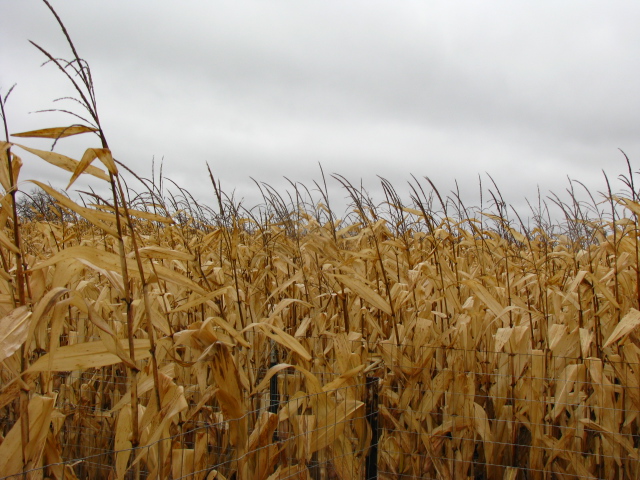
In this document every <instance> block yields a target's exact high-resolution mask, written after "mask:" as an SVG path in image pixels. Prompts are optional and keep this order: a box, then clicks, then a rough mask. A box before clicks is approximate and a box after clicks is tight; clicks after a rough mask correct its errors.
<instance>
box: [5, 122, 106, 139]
mask: <svg viewBox="0 0 640 480" xmlns="http://www.w3.org/2000/svg"><path fill="white" fill-rule="evenodd" d="M97 131H98V130H97V129H95V128H92V127H87V126H85V125H70V126H68V127H54V128H42V129H40V130H30V131H28V132H22V133H12V134H11V136H12V137H27V138H55V139H57V138H64V137H70V136H72V135H79V134H81V133H95V132H97Z"/></svg>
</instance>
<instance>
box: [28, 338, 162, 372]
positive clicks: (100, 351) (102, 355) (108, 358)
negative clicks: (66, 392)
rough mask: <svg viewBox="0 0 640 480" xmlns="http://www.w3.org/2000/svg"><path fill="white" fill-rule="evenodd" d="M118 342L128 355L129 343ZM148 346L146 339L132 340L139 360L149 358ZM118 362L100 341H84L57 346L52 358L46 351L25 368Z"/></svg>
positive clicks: (78, 367)
mask: <svg viewBox="0 0 640 480" xmlns="http://www.w3.org/2000/svg"><path fill="white" fill-rule="evenodd" d="M119 342H120V345H121V347H122V348H123V350H124V351H125V352H126V353H127V355H128V354H129V353H128V352H129V345H128V343H127V340H120V341H119ZM149 348H150V343H149V340H148V339H143V338H141V339H136V340H134V351H135V358H136V360H137V361H139V360H144V359H145V358H149V357H150V356H151V352H150V351H149ZM120 362H122V360H121V359H120V357H118V356H117V355H115V354H113V353H111V352H110V351H109V349H108V348H107V346H106V345H105V344H104V343H103V342H102V341H99V342H85V343H78V344H75V345H65V346H63V347H60V348H58V349H57V351H56V355H55V357H54V358H53V359H52V358H51V356H50V354H48V353H47V354H45V355H43V356H42V357H40V358H39V359H38V360H36V361H35V362H34V363H33V364H32V365H31V366H30V367H29V368H28V369H27V372H29V373H31V372H46V371H52V372H70V371H73V370H85V369H87V368H99V367H105V366H107V365H114V364H116V363H120Z"/></svg>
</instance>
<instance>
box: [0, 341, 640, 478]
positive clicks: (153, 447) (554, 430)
mask: <svg viewBox="0 0 640 480" xmlns="http://www.w3.org/2000/svg"><path fill="white" fill-rule="evenodd" d="M302 340H304V341H305V342H307V345H309V351H316V352H317V351H323V349H324V350H326V348H327V344H328V343H327V342H329V343H330V342H331V341H332V340H331V339H326V338H318V339H314V338H309V339H301V341H302ZM315 343H318V345H315ZM349 348H350V350H351V354H352V355H353V356H354V359H355V358H357V359H358V361H359V362H360V364H359V365H356V366H355V367H354V369H351V371H345V368H346V367H348V366H350V365H353V364H354V363H355V360H353V361H352V362H351V363H344V362H342V364H341V362H338V361H336V362H333V363H331V362H328V363H325V364H324V365H323V367H322V369H320V368H319V369H318V370H313V369H310V370H309V369H307V370H304V371H303V369H301V368H296V365H293V364H292V363H291V360H292V358H295V357H291V358H289V359H288V360H289V363H287V364H282V363H281V360H282V359H281V358H273V356H271V357H269V358H267V357H265V361H264V364H259V363H255V364H254V367H253V368H254V369H255V370H254V371H253V372H249V373H250V374H248V375H247V377H248V378H252V379H254V382H253V383H254V384H253V387H254V388H252V389H249V390H246V391H245V392H246V394H245V395H244V397H243V398H242V399H240V400H241V402H240V403H242V404H243V405H245V406H247V408H245V409H244V410H243V411H242V412H241V413H242V414H241V415H238V414H237V413H236V412H233V411H230V410H229V407H228V405H225V404H224V402H221V401H220V398H219V397H218V396H216V390H215V387H216V386H215V385H205V386H204V387H203V386H202V385H198V384H189V383H187V382H184V381H183V382H181V379H182V380H184V379H186V378H191V377H189V376H187V375H186V374H185V373H184V372H183V371H182V369H183V368H188V367H185V366H180V365H177V364H175V363H166V364H165V366H164V367H162V369H161V371H164V372H165V374H166V375H167V377H168V378H172V379H174V380H175V382H176V383H177V384H178V385H179V386H180V389H182V390H181V391H182V392H183V393H184V398H186V399H188V408H186V409H184V411H182V412H181V413H180V414H179V415H177V416H175V417H173V419H172V420H171V421H170V422H168V424H167V425H162V419H163V416H162V415H163V414H162V411H160V412H158V414H157V415H156V416H155V417H153V418H147V416H145V414H144V412H145V411H150V409H151V407H150V406H149V405H151V404H152V403H153V395H152V393H153V392H152V391H151V389H146V390H145V389H144V388H143V389H141V392H142V393H141V397H140V398H141V402H140V404H141V406H140V407H139V409H140V413H141V416H140V421H139V422H140V425H141V432H142V434H141V439H142V440H143V441H144V442H145V444H144V445H138V446H130V447H129V448H118V446H119V445H122V438H120V439H119V438H116V437H117V432H118V429H121V428H123V427H122V425H125V424H127V422H125V421H124V420H122V417H123V416H124V415H126V412H127V409H126V408H125V407H121V405H123V404H124V405H128V403H127V401H128V398H127V395H126V392H127V379H126V377H125V374H124V369H123V368H122V367H121V366H119V367H118V366H115V367H105V369H106V370H107V371H98V370H96V371H94V372H84V373H83V374H81V375H78V376H74V375H73V373H69V374H65V375H59V376H57V377H56V379H55V381H56V382H58V397H57V399H56V412H57V413H56V415H54V418H53V421H52V422H51V427H50V431H49V435H48V438H47V444H46V445H45V447H44V449H43V456H42V459H43V460H42V463H43V465H42V466H40V467H38V468H34V469H33V470H31V471H28V472H25V473H23V474H20V475H14V476H6V477H1V478H3V479H9V478H12V479H18V478H52V479H53V478H55V479H68V480H73V479H89V478H91V479H116V478H126V479H135V480H137V479H139V478H143V479H145V478H163V479H164V478H169V479H193V480H196V479H198V480H200V479H202V480H205V479H206V480H212V479H228V480H231V479H269V480H276V479H286V478H291V479H293V478H295V479H314V480H315V479H327V480H329V479H343V480H346V479H367V480H369V479H389V480H391V479H432V478H433V479H436V478H437V479H456V478H474V479H498V478H500V479H502V478H508V479H514V480H515V479H539V480H543V479H545V480H546V479H563V480H564V479H578V478H602V479H627V478H628V479H632V478H633V479H635V478H638V477H640V465H639V453H640V449H639V448H640V433H639V429H638V425H639V421H640V420H639V418H638V417H639V412H640V388H639V386H640V366H639V365H638V364H637V363H634V362H633V361H630V359H634V358H635V357H634V356H633V354H635V351H634V352H625V351H619V352H616V353H615V354H614V353H611V354H608V355H603V357H602V358H594V357H587V358H582V357H576V358H573V357H562V356H557V355H553V354H552V353H551V352H549V351H547V352H545V351H535V350H534V351H530V352H529V353H509V352H504V351H502V352H486V351H478V350H458V349H453V348H444V347H439V348H430V347H427V346H424V347H408V346H403V345H393V344H391V343H385V342H380V343H378V344H376V345H367V344H365V343H364V342H363V341H361V340H355V341H350V342H349ZM317 364H318V362H314V361H313V360H312V361H311V362H306V363H305V365H306V366H309V365H311V366H313V365H317ZM275 365H280V366H279V367H276V368H272V367H274V366H275ZM329 367H331V368H329ZM105 369H99V370H105ZM305 372H306V373H305ZM354 372H355V373H354ZM308 373H310V374H311V375H309V374H308ZM202 375H204V377H203V378H202V379H201V380H206V381H207V382H208V381H209V380H210V378H209V376H208V373H207V372H205V373H202ZM311 377H313V378H311ZM314 379H315V380H314ZM314 382H315V383H314ZM260 385H262V386H265V387H264V388H255V387H258V386H260ZM205 387H206V388H205ZM209 387H213V388H209ZM119 405H120V408H119ZM142 405H146V410H145V407H143V406H142ZM9 412H10V409H9V408H8V407H5V408H4V409H2V410H0V431H1V432H2V433H3V435H4V436H6V435H7V432H8V431H9V430H10V428H11V427H12V426H13V425H14V424H15V422H16V419H15V418H13V417H11V415H10V414H9ZM128 412H129V414H130V413H131V411H130V408H129V410H128ZM119 422H120V423H119ZM153 422H156V423H155V424H154V423H153ZM158 422H160V423H158ZM150 425H155V427H156V428H155V429H151V428H150V427H149V426H150ZM158 425H160V426H158ZM147 427H149V428H147ZM145 428H147V430H145ZM145 432H147V433H145ZM163 433H168V435H163ZM145 435H146V437H145ZM154 435H155V436H154ZM56 442H57V443H56ZM54 443H55V444H54ZM141 443H142V442H141ZM57 446H60V447H61V451H62V456H61V457H60V458H59V459H58V461H56V462H48V464H47V460H48V459H51V458H54V457H53V456H51V455H48V454H47V451H48V449H51V450H55V448H56V447H57ZM0 474H2V472H0Z"/></svg>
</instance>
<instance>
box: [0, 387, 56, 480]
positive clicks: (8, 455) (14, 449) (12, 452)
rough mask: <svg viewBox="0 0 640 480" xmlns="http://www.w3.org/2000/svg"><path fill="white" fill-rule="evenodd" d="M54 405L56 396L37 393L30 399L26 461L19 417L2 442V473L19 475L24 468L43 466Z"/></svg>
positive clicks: (0, 450) (0, 467)
mask: <svg viewBox="0 0 640 480" xmlns="http://www.w3.org/2000/svg"><path fill="white" fill-rule="evenodd" d="M54 405H55V398H49V397H42V396H40V395H37V396H34V397H33V398H31V400H29V407H28V412H29V442H28V443H27V445H26V448H25V454H26V457H25V460H26V461H25V463H24V464H23V462H22V432H21V421H20V419H18V421H17V422H16V423H15V424H14V425H13V427H12V428H11V430H10V431H9V433H8V434H7V436H6V437H5V438H4V440H3V441H2V443H1V444H0V472H2V475H8V476H11V475H18V474H20V473H22V471H23V469H24V470H30V469H33V468H38V467H40V466H41V460H42V453H43V450H44V446H45V441H46V438H47V433H48V432H49V425H50V424H51V414H52V412H53V407H54Z"/></svg>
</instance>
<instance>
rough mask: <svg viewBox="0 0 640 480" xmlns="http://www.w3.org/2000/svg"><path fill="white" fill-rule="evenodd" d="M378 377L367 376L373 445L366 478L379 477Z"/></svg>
mask: <svg viewBox="0 0 640 480" xmlns="http://www.w3.org/2000/svg"><path fill="white" fill-rule="evenodd" d="M379 380H380V379H379V378H378V377H370V376H368V377H367V381H366V399H365V403H366V405H367V421H368V422H369V426H370V427H371V447H369V453H368V454H367V459H366V461H365V478H366V480H377V478H378V382H379Z"/></svg>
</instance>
